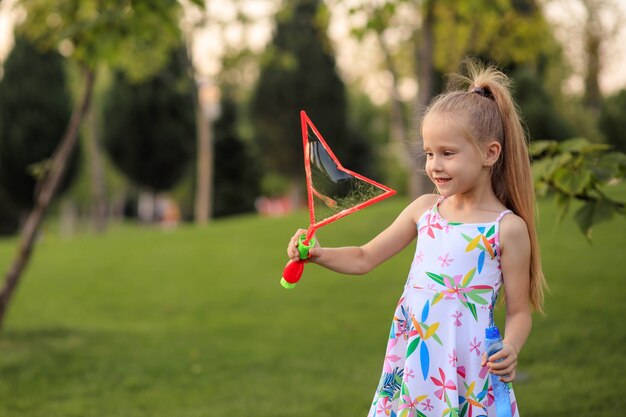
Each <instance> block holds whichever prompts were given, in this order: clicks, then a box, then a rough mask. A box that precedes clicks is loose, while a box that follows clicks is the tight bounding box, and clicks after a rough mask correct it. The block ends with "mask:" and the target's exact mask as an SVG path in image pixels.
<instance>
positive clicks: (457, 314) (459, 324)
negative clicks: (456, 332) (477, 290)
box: [452, 311, 463, 327]
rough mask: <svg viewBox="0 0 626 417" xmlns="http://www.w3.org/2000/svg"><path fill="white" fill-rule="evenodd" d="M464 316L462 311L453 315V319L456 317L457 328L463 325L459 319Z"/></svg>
mask: <svg viewBox="0 0 626 417" xmlns="http://www.w3.org/2000/svg"><path fill="white" fill-rule="evenodd" d="M462 316H463V313H461V312H460V311H455V312H454V313H452V317H454V325H455V326H456V327H461V325H462V323H461V320H459V319H460V318H461V317H462Z"/></svg>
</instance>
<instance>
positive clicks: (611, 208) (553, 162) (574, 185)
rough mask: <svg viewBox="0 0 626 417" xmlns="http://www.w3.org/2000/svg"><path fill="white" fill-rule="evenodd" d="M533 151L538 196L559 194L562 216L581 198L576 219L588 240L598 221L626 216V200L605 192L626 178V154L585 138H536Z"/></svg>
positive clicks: (557, 198) (560, 216) (557, 196)
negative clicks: (565, 139) (559, 139)
mask: <svg viewBox="0 0 626 417" xmlns="http://www.w3.org/2000/svg"><path fill="white" fill-rule="evenodd" d="M530 154H531V156H532V158H533V160H534V162H533V180H534V182H535V189H536V191H537V196H539V197H543V196H547V195H554V196H555V197H556V202H557V205H558V206H559V208H560V211H559V220H561V219H563V218H564V217H565V215H566V214H567V213H568V212H569V209H570V206H571V203H572V201H581V202H582V203H583V205H582V206H581V207H580V208H579V209H578V210H577V211H576V213H575V214H574V220H575V221H576V223H577V225H578V227H579V228H580V229H581V231H582V232H583V233H584V235H585V236H586V237H587V239H588V240H591V232H592V229H593V226H594V225H596V224H598V223H600V222H603V221H608V220H610V219H611V218H612V217H613V216H614V215H615V214H618V215H621V216H626V203H625V202H623V201H619V200H617V199H615V198H612V197H610V196H608V195H607V193H606V192H605V191H606V188H607V187H608V186H610V185H612V184H616V183H619V182H620V181H621V180H623V178H624V174H625V173H626V154H624V153H622V152H617V151H612V150H611V147H610V146H609V145H605V144H598V143H592V142H590V141H589V140H588V139H585V138H573V139H569V140H567V141H564V142H556V141H551V140H543V141H535V142H533V143H532V144H531V146H530Z"/></svg>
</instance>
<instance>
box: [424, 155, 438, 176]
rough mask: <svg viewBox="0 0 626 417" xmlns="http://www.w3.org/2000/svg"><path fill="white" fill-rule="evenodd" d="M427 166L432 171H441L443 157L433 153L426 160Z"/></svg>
mask: <svg viewBox="0 0 626 417" xmlns="http://www.w3.org/2000/svg"><path fill="white" fill-rule="evenodd" d="M426 164H427V166H428V167H429V168H430V170H431V171H434V172H439V171H441V170H442V164H441V158H437V156H436V155H433V156H431V157H430V159H428V160H427V161H426Z"/></svg>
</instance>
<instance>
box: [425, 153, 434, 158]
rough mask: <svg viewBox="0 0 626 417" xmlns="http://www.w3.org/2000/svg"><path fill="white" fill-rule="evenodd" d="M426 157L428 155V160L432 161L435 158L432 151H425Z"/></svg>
mask: <svg viewBox="0 0 626 417" xmlns="http://www.w3.org/2000/svg"><path fill="white" fill-rule="evenodd" d="M424 155H426V158H428V159H430V158H432V157H433V153H432V152H430V151H424Z"/></svg>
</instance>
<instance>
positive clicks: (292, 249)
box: [287, 229, 321, 261]
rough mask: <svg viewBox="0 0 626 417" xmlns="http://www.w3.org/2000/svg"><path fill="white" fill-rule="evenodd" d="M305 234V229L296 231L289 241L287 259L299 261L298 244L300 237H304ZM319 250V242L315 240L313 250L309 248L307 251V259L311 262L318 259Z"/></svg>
mask: <svg viewBox="0 0 626 417" xmlns="http://www.w3.org/2000/svg"><path fill="white" fill-rule="evenodd" d="M306 233H307V230H306V229H298V231H297V232H296V234H295V235H293V237H292V238H291V240H290V241H289V246H287V256H289V258H290V259H291V260H292V261H298V260H300V251H299V250H298V242H299V240H300V236H302V235H306ZM314 237H315V236H314ZM320 250H321V246H320V244H319V241H318V240H317V238H316V239H315V247H313V248H311V249H310V250H309V258H308V259H309V260H312V259H315V258H317V257H319V255H320Z"/></svg>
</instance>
